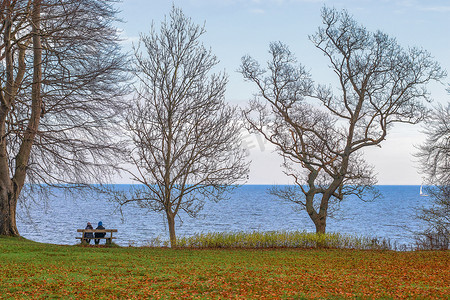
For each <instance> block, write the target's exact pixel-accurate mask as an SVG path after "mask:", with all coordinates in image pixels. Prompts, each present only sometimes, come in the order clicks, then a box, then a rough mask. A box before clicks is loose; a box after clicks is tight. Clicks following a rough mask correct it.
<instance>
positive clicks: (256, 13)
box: [250, 8, 266, 15]
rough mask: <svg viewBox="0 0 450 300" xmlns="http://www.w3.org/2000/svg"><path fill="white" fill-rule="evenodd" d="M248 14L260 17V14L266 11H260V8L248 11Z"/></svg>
mask: <svg viewBox="0 0 450 300" xmlns="http://www.w3.org/2000/svg"><path fill="white" fill-rule="evenodd" d="M250 12H251V13H252V14H255V15H262V14H265V13H266V11H265V10H264V9H261V8H253V9H251V10H250Z"/></svg>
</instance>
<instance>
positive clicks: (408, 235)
mask: <svg viewBox="0 0 450 300" xmlns="http://www.w3.org/2000/svg"><path fill="white" fill-rule="evenodd" d="M128 187H129V186H127V185H121V186H120V188H122V189H127V188H128ZM270 187H271V186H269V185H243V186H240V187H238V188H236V189H235V190H234V191H233V192H232V193H230V194H229V195H228V198H227V199H225V200H222V201H219V202H214V201H210V202H206V203H205V206H204V207H203V210H202V211H201V212H200V214H199V215H198V216H197V218H191V217H189V216H188V215H186V214H185V213H180V215H179V217H178V218H177V219H176V234H177V236H191V235H194V234H196V233H208V232H252V231H307V232H315V227H314V224H313V223H312V221H311V220H310V218H309V216H308V215H307V213H306V212H305V211H304V210H303V209H302V208H301V207H300V206H299V205H298V204H294V203H291V202H285V201H283V200H280V199H279V198H277V197H275V196H273V195H271V194H269V193H268V190H269V188H270ZM377 188H378V190H379V191H380V193H381V195H382V197H381V198H380V199H377V200H375V201H372V202H365V201H361V200H360V199H358V198H356V197H349V198H347V199H344V200H343V201H342V202H341V203H340V204H339V205H337V206H335V207H334V209H333V214H332V216H330V217H329V218H328V220H327V232H338V233H342V234H351V235H355V236H361V237H362V236H364V237H370V238H378V239H389V240H390V242H391V243H392V244H394V243H395V244H396V245H397V246H400V245H404V246H408V247H409V246H411V245H414V242H415V240H414V235H415V233H416V232H420V231H422V230H424V229H425V228H426V224H424V223H423V221H421V220H418V219H417V214H418V210H419V209H420V208H421V207H429V205H430V204H431V203H430V201H431V199H430V198H429V197H426V196H421V195H420V193H419V191H420V186H413V185H407V186H399V185H392V186H388V185H383V186H377ZM99 221H102V222H103V226H105V227H106V228H114V229H117V230H118V232H117V234H116V236H117V239H116V240H115V243H116V244H118V245H121V246H150V245H154V244H155V242H156V241H167V240H168V239H169V234H168V227H167V225H166V219H165V217H164V215H163V213H161V212H160V213H157V212H153V211H149V210H148V209H146V208H141V207H139V206H137V205H135V204H129V205H126V206H124V207H122V211H120V210H119V209H118V207H117V204H116V203H115V202H112V201H108V200H107V199H105V198H104V197H102V196H98V197H95V196H89V197H74V196H73V195H72V196H71V194H63V193H58V192H57V193H54V195H53V196H51V197H49V198H48V199H47V200H46V201H34V202H31V203H26V205H19V207H18V210H17V227H18V230H19V233H20V234H21V235H22V236H23V237H25V238H27V239H30V240H33V241H36V242H42V243H51V244H61V245H74V244H76V243H79V240H77V239H76V237H77V236H81V234H80V233H77V229H82V228H84V227H85V226H86V223H87V222H91V223H92V224H93V225H94V228H95V227H96V225H97V223H98V222H99Z"/></svg>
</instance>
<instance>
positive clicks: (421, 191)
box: [420, 185, 428, 197]
mask: <svg viewBox="0 0 450 300" xmlns="http://www.w3.org/2000/svg"><path fill="white" fill-rule="evenodd" d="M420 196H424V197H425V196H428V195H427V194H424V193H423V186H422V185H421V186H420Z"/></svg>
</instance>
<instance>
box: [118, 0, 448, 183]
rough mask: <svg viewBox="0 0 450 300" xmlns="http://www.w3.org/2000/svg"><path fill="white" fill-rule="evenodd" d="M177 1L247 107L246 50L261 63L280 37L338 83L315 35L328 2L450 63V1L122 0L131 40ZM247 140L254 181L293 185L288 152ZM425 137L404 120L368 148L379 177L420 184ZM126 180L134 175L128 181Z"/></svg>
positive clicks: (231, 92) (319, 77) (322, 76)
mask: <svg viewBox="0 0 450 300" xmlns="http://www.w3.org/2000/svg"><path fill="white" fill-rule="evenodd" d="M172 4H174V5H175V6H176V7H179V8H181V9H182V10H183V12H184V14H185V15H186V16H188V17H190V18H192V20H193V21H194V22H195V23H197V24H200V25H202V24H205V28H206V34H205V35H203V37H202V39H201V41H202V42H203V44H204V45H205V46H206V47H207V48H211V49H212V52H213V53H214V54H215V55H216V56H217V57H218V58H219V60H220V64H219V65H218V70H220V71H221V70H225V72H226V73H227V74H228V76H229V83H228V85H227V92H226V101H227V102H228V103H230V104H233V105H239V106H241V107H245V106H246V103H248V101H249V99H251V98H252V95H253V94H254V93H255V92H256V89H255V87H254V86H253V85H252V84H251V83H248V82H245V81H244V80H243V77H242V75H241V74H240V73H238V72H237V69H238V68H239V65H240V62H241V57H242V56H244V55H246V54H250V55H251V56H252V57H254V58H255V59H257V60H258V61H259V62H260V63H264V62H265V61H267V59H268V58H269V56H268V52H267V51H268V47H269V43H270V42H273V41H281V42H283V43H285V44H287V45H288V46H289V48H290V50H291V51H292V52H293V53H295V55H296V57H297V59H298V61H299V62H300V63H301V64H303V65H304V66H305V67H306V69H307V70H309V72H310V73H311V74H312V77H313V79H314V81H315V82H316V83H322V84H333V82H334V80H335V78H334V76H333V73H332V71H331V70H330V69H329V68H328V62H327V59H326V58H325V57H324V56H323V55H322V54H321V53H320V52H319V51H318V50H317V49H316V48H315V47H314V46H313V45H312V43H311V42H310V41H309V39H308V36H309V35H312V34H314V33H315V32H316V31H317V28H318V27H319V26H320V25H321V18H320V10H321V8H322V7H323V6H324V5H325V6H327V7H334V8H336V9H346V10H347V11H348V12H349V13H350V14H351V15H353V17H354V18H355V20H356V21H357V22H358V23H360V24H362V25H364V26H365V27H366V28H367V29H368V30H370V31H375V30H381V31H383V32H384V33H387V34H388V35H389V36H391V37H395V38H396V39H397V41H398V43H399V44H400V45H402V46H404V47H410V46H416V47H420V48H423V49H426V50H427V51H429V52H430V53H431V54H432V55H433V56H434V58H435V59H436V60H437V61H438V62H439V63H440V64H441V66H442V67H443V68H444V69H445V70H447V71H449V70H450V55H449V54H450V34H449V31H450V1H449V0H174V1H173V2H172V1H170V0H150V1H149V0H123V1H122V3H119V4H118V8H119V10H120V13H119V17H120V18H121V19H122V21H123V22H122V23H120V24H119V25H118V27H119V28H120V30H121V36H122V39H123V47H124V49H125V50H127V51H129V50H131V47H132V45H133V44H136V43H137V42H138V41H139V34H140V33H144V34H146V33H148V32H149V31H150V28H151V24H152V23H154V25H155V26H156V28H159V25H160V24H161V22H162V21H163V20H164V18H165V16H168V14H169V12H170V10H171V7H172ZM449 82H450V78H446V79H445V80H444V82H442V83H434V84H432V85H430V86H429V87H428V89H429V91H430V92H431V96H432V98H433V99H434V103H435V104H436V103H443V104H445V103H448V101H450V95H449V93H447V91H446V88H448V83H449ZM243 138H244V140H243V141H244V145H246V148H247V149H248V153H249V158H250V160H251V161H252V164H251V168H250V174H249V179H248V181H247V182H246V183H247V184H290V183H292V180H291V179H289V178H288V177H287V176H286V175H284V173H283V172H282V170H283V169H282V167H281V166H280V164H281V163H282V160H281V158H280V157H279V156H278V154H277V153H276V152H275V151H274V148H273V147H272V146H271V145H270V144H269V143H268V142H264V141H263V140H262V139H261V138H257V137H255V136H251V135H248V134H244V137H243ZM424 139H425V136H424V134H423V133H422V128H421V126H420V125H406V124H398V125H396V126H395V127H394V128H393V129H392V130H391V131H390V132H389V134H388V136H387V139H386V140H385V141H384V142H383V143H382V144H381V147H374V148H371V149H366V150H364V154H365V158H366V160H367V161H368V162H369V163H371V164H372V165H374V167H375V171H376V173H377V178H378V184H382V185H411V184H413V185H420V184H421V183H422V181H423V180H422V175H421V174H420V173H419V171H418V168H417V167H418V164H417V162H416V159H415V158H414V156H413V153H415V152H417V150H416V148H415V147H416V146H417V145H419V144H420V143H422V142H423V141H424ZM125 181H126V180H125Z"/></svg>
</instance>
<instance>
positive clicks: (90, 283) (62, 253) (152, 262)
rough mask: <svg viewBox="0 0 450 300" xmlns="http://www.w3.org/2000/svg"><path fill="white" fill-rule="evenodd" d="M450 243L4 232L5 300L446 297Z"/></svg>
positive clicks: (0, 252)
mask: <svg viewBox="0 0 450 300" xmlns="http://www.w3.org/2000/svg"><path fill="white" fill-rule="evenodd" d="M449 265H450V252H449V251H416V252H395V251H374V250H370V251H367V250H366V251H363V250H342V249H341V250H331V249H325V250H317V249H314V250H304V249H303V250H301V249H297V250H295V249H277V250H261V249H260V250H248V249H247V250H245V249H216V250H213V249H208V250H189V249H178V250H172V249H165V248H133V247H111V248H104V247H93V246H87V247H82V246H58V245H48V244H39V243H35V242H31V241H27V240H24V239H19V238H0V295H1V298H2V299H17V298H34V299H39V298H41V299H43V298H69V299H70V298H73V299H95V298H108V299H114V298H117V299H123V298H126V299H130V298H131V299H132V298H142V299H158V298H163V299H167V298H183V297H186V298H199V299H210V298H241V299H242V298H243V299H252V298H253V299H254V298H260V299H279V298H287V299H292V298H294V299H295V298H300V299H301V298H317V297H324V298H334V299H340V298H353V299H354V298H355V297H360V298H363V299H366V298H375V299H376V298H383V299H386V298H388V299H389V298H396V299H398V298H408V297H412V298H427V299H432V298H445V297H448V295H449V294H450V289H449V287H448V283H449V282H450V268H449Z"/></svg>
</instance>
